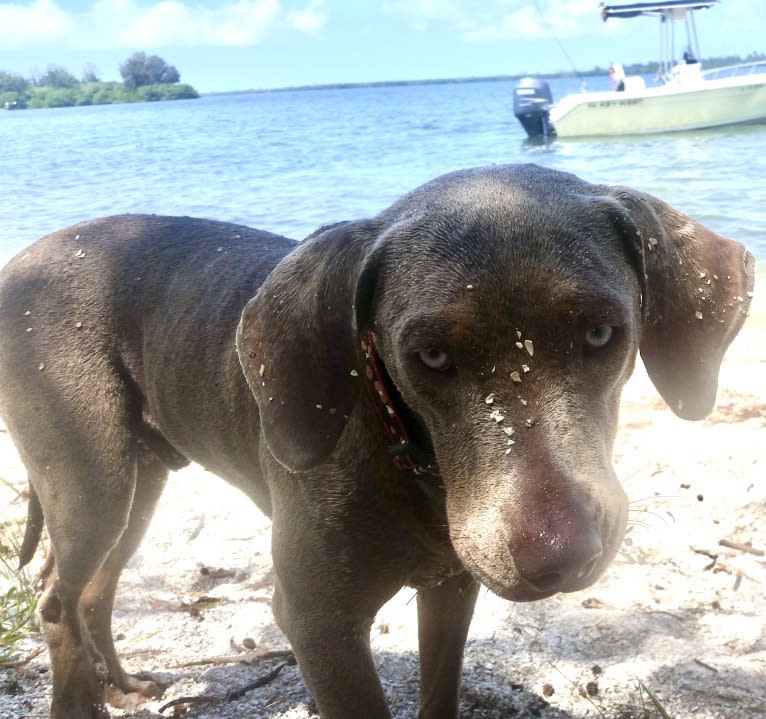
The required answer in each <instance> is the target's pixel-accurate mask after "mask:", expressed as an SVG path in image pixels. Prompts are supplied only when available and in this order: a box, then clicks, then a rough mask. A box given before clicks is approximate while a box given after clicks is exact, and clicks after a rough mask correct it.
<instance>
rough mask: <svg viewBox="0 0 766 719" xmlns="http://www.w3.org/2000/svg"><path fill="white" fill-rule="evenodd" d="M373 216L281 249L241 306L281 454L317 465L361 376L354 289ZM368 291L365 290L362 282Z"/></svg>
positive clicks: (291, 464) (252, 377) (263, 407)
mask: <svg viewBox="0 0 766 719" xmlns="http://www.w3.org/2000/svg"><path fill="white" fill-rule="evenodd" d="M376 234H377V232H376V229H375V227H374V225H373V223H372V222H370V221H362V222H354V223H341V224H339V225H334V226H332V227H330V228H328V229H326V230H324V231H322V230H320V231H318V232H317V233H315V234H314V235H312V236H311V237H309V238H308V239H307V240H306V241H305V242H304V243H302V244H301V245H299V246H297V248H296V249H295V250H294V251H293V252H291V253H290V254H289V255H288V256H287V257H285V258H284V259H283V260H282V261H281V262H280V263H279V264H278V265H277V267H276V268H275V269H274V270H273V271H272V272H271V274H270V275H269V276H268V277H267V278H266V281H265V282H264V283H263V285H262V286H261V288H260V289H259V291H258V293H257V294H256V296H255V297H254V298H253V299H251V300H250V301H249V302H248V303H247V305H246V306H245V309H244V310H243V312H242V317H241V319H240V323H239V327H238V328H237V352H238V354H239V359H240V363H241V364H242V368H243V370H244V373H245V377H246V378H247V382H248V384H249V386H250V389H251V391H252V393H253V395H254V396H255V399H256V401H257V403H258V410H259V413H260V417H261V423H262V424H261V427H262V431H263V434H264V437H265V439H266V442H267V444H268V446H269V449H270V450H271V452H272V454H273V455H274V456H275V457H276V459H277V460H278V461H279V462H280V463H281V464H283V465H284V466H285V467H287V468H288V469H291V470H298V471H300V470H305V469H309V468H311V467H313V466H316V465H317V464H319V463H320V462H322V461H323V460H325V459H326V458H327V456H328V455H329V454H330V453H331V452H332V451H333V450H334V449H335V446H336V445H337V443H338V440H339V439H340V436H341V433H342V432H343V429H344V427H345V425H346V422H347V421H348V415H349V414H350V412H351V409H352V407H353V406H354V403H355V401H356V397H357V394H358V392H359V390H360V388H361V383H362V381H363V379H362V378H363V376H364V374H363V367H361V366H360V364H359V362H360V359H359V358H360V356H361V353H360V351H359V349H358V348H357V330H356V320H355V308H354V303H355V297H356V295H357V291H358V285H359V283H360V278H361V276H362V274H364V277H365V280H363V281H370V277H371V276H372V274H373V273H372V272H370V271H367V272H366V273H363V272H362V268H363V266H364V264H365V257H366V254H367V252H368V250H369V249H370V247H371V246H372V244H373V241H374V238H375V235H376ZM361 294H362V295H364V294H365V293H364V292H362V293H361Z"/></svg>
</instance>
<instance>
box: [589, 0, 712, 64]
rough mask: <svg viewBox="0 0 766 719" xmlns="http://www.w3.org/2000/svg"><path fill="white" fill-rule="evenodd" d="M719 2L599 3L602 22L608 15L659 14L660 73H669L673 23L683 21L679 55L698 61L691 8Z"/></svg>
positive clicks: (673, 45)
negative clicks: (683, 37) (683, 43)
mask: <svg viewBox="0 0 766 719" xmlns="http://www.w3.org/2000/svg"><path fill="white" fill-rule="evenodd" d="M719 3H720V0H705V1H704V2H701V1H700V0H697V1H696V2H695V1H694V0H664V1H663V2H637V3H629V4H623V5H606V4H605V3H603V2H602V3H601V5H600V11H601V18H602V20H603V21H604V22H606V21H607V20H608V19H609V18H635V17H659V18H660V63H659V64H660V73H659V74H660V77H662V78H668V77H670V76H671V73H672V70H673V68H674V67H675V66H676V65H677V63H678V60H677V57H676V40H675V32H674V25H675V23H676V22H679V21H683V22H684V25H685V27H686V48H687V50H685V51H684V53H683V59H684V61H685V62H686V63H698V62H699V61H700V58H701V56H702V54H701V52H700V45H699V40H698V39H697V26H696V24H695V22H694V11H695V10H708V9H710V8H711V7H715V6H716V5H718V4H719Z"/></svg>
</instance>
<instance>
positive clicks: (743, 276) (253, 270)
mask: <svg viewBox="0 0 766 719" xmlns="http://www.w3.org/2000/svg"><path fill="white" fill-rule="evenodd" d="M752 277H753V262H752V258H751V257H750V255H749V254H748V253H747V252H746V251H745V250H744V249H743V248H742V246H741V245H739V244H738V243H736V242H733V241H731V240H727V239H725V238H723V237H720V236H719V235H717V234H715V233H714V232H712V231H711V230H708V229H706V228H705V227H703V226H701V225H699V224H698V223H696V222H694V221H693V220H691V219H689V218H688V217H685V216H684V215H682V214H680V213H679V212H677V211H675V210H673V209H672V208H671V207H669V206H668V205H666V204H665V203H663V202H661V201H660V200H658V199H656V198H654V197H651V196H649V195H644V194H641V193H638V192H634V191H632V190H628V189H625V188H617V187H606V186H601V185H591V184H588V183H586V182H583V181H581V180H579V179H577V178H576V177H573V176H572V175H568V174H564V173H560V172H556V171H553V170H547V169H543V168H540V167H535V166H533V165H527V166H497V167H489V168H483V169H474V170H466V171H463V172H457V173H453V174H450V175H446V176H444V177H440V178H438V179H436V180H434V181H432V182H429V183H427V184H426V185H424V186H422V187H420V188H418V189H417V190H415V191H413V192H412V193H410V194H408V195H406V196H405V197H404V198H402V199H401V200H399V201H398V202H396V203H395V204H394V205H393V206H391V207H390V208H389V209H387V210H385V211H384V212H382V213H381V214H380V215H378V216H377V217H374V218H372V219H369V220H362V221H359V222H349V223H344V224H339V225H335V226H332V227H329V228H326V229H324V230H320V231H319V232H317V233H315V234H314V235H313V236H311V237H310V238H309V239H307V240H306V241H305V242H304V243H302V244H300V245H296V244H295V243H294V242H292V241H291V240H288V239H286V238H284V237H278V236H276V235H271V234H268V233H265V232H259V231H256V230H250V229H247V228H245V227H239V226H235V225H229V224H223V223H219V222H212V221H208V220H195V219H189V218H169V217H153V216H121V217H112V218H107V219H101V220H95V221H93V222H85V223H82V224H79V225H75V226H74V227H71V228H69V229H66V230H62V231H60V232H56V233H54V234H53V235H50V236H48V237H46V238H44V239H42V240H40V241H39V242H37V243H36V244H34V245H32V246H31V247H30V248H29V249H27V250H26V251H24V252H23V253H21V254H20V255H19V256H17V257H16V258H15V259H14V260H12V261H11V262H10V263H9V264H8V265H7V266H6V267H5V268H4V270H3V272H2V276H1V278H0V396H1V397H2V401H3V407H2V409H3V416H4V417H5V420H6V422H7V425H8V428H9V430H10V432H11V434H12V436H13V438H14V441H15V442H16V445H17V446H18V449H19V452H20V454H21V457H22V459H23V461H24V463H25V465H26V467H27V469H28V472H29V481H30V484H31V489H32V491H31V500H30V509H29V523H28V529H27V537H26V541H25V545H24V548H23V551H22V561H23V562H26V561H28V560H29V558H30V556H31V553H32V551H33V550H34V546H35V545H36V543H37V539H38V538H39V535H40V531H41V529H42V524H43V516H44V522H45V524H46V525H47V527H48V531H49V533H50V539H51V546H52V554H53V558H54V562H55V568H54V571H52V572H50V573H49V576H48V580H47V585H46V588H45V591H44V594H43V597H42V598H41V601H40V610H41V615H42V621H43V628H44V632H45V638H46V641H47V642H48V645H49V647H50V654H51V663H52V666H53V702H52V709H51V716H52V717H54V718H55V719H96V718H98V719H101V718H103V717H107V716H108V713H107V710H106V709H105V706H104V702H105V697H106V693H105V691H106V689H109V692H110V693H109V698H110V700H114V701H117V702H119V699H120V694H121V693H124V694H133V693H138V694H140V695H144V696H150V695H152V694H154V693H155V692H156V689H157V688H156V686H155V685H153V684H152V683H151V682H140V681H138V680H136V679H135V678H133V677H130V676H128V675H127V674H126V673H125V672H124V671H123V670H122V668H121V666H120V663H119V660H118V658H117V655H116V653H115V650H114V645H113V642H112V636H111V628H110V621H111V611H112V604H113V599H114V594H115V588H116V585H117V580H118V577H119V574H120V571H121V569H122V567H123V566H124V565H125V562H126V561H127V560H128V558H129V557H130V555H131V554H132V552H133V551H134V549H135V548H136V546H137V544H138V543H139V541H140V539H141V536H142V534H143V533H144V530H145V528H146V526H147V523H148V522H149V519H150V516H151V514H152V509H153V507H154V505H155V503H156V501H157V499H158V497H159V495H160V492H161V491H162V486H163V480H164V479H165V478H166V477H167V474H168V471H169V470H173V469H176V468H178V467H180V466H182V465H184V464H185V463H187V462H188V461H195V462H199V463H200V464H202V465H203V466H204V467H206V468H207V469H209V470H211V471H213V472H215V473H217V474H219V475H220V476H222V477H224V478H226V479H227V480H228V481H229V482H231V483H233V484H234V485H236V486H237V487H239V488H240V489H241V490H242V491H243V492H245V494H247V495H248V496H249V497H251V498H252V499H253V500H254V502H255V503H256V504H257V505H258V506H259V507H260V508H261V509H262V510H263V511H264V512H266V513H268V514H269V515H271V517H272V518H273V555H274V566H275V570H276V589H275V594H274V613H275V615H276V618H277V621H278V623H279V625H280V627H282V629H283V630H284V631H285V633H286V634H287V636H288V637H289V639H290V641H291V643H292V645H293V648H294V650H295V653H296V656H297V657H298V661H299V664H300V668H301V671H302V673H303V676H304V677H305V680H306V682H307V684H308V686H309V688H310V690H311V691H312V693H313V695H314V697H315V699H316V701H317V704H318V706H319V709H320V712H321V713H322V715H323V716H324V717H328V718H332V719H359V718H360V717H365V718H366V719H383V718H384V717H388V716H390V715H389V711H388V708H387V706H386V700H385V697H384V694H383V691H382V689H381V685H380V682H379V680H378V677H377V674H376V670H375V667H374V664H373V660H372V657H371V654H370V648H369V637H368V634H369V628H370V624H371V622H372V621H373V617H374V616H375V614H376V612H377V611H378V609H379V608H380V606H381V605H382V604H383V603H384V602H385V601H386V600H387V599H388V598H389V597H391V596H392V595H393V594H394V593H395V592H396V591H397V590H398V589H399V588H400V587H402V586H403V585H405V584H407V585H411V586H413V587H416V588H417V589H418V620H419V637H420V650H421V700H420V712H419V716H420V717H421V718H424V719H425V718H428V719H437V718H438V719H443V718H444V717H455V716H456V715H457V707H458V691H459V685H460V670H461V663H462V653H463V646H464V642H465V638H466V633H467V631H468V626H469V623H470V619H471V614H472V612H473V606H474V601H475V598H476V594H477V588H478V586H479V582H481V583H483V584H485V585H486V586H488V587H489V588H490V589H491V590H492V591H494V592H497V593H498V594H500V595H501V596H503V597H506V598H508V599H511V600H515V601H528V600H534V599H541V598H544V597H547V596H550V595H551V594H553V593H555V592H570V591H575V590H578V589H583V588H584V587H587V586H588V585H590V584H591V583H592V582H594V581H595V580H596V578H597V577H598V576H599V575H600V574H601V573H602V572H603V570H604V568H605V567H606V566H607V565H608V563H609V562H610V560H611V559H612V557H613V556H614V554H615V553H616V552H617V550H618V548H619V546H620V541H621V539H622V536H623V531H624V527H625V517H626V499H625V496H624V494H623V491H622V489H621V487H620V484H619V483H618V481H617V479H616V477H615V475H614V472H613V469H612V467H611V460H610V454H611V449H612V443H613V439H614V434H615V428H616V425H617V410H618V404H619V396H620V391H621V388H622V386H623V384H624V383H625V381H626V380H627V379H628V377H629V376H630V374H631V371H632V369H633V365H634V361H635V356H636V352H637V350H638V349H639V348H640V350H641V355H642V357H643V360H644V363H645V364H646V367H647V369H648V371H649V374H650V376H651V377H652V379H653V381H654V383H655V385H656V386H657V388H658V389H659V391H660V393H661V394H662V395H663V397H664V398H665V399H666V400H667V401H668V403H669V404H670V406H671V407H672V408H673V410H674V411H675V412H676V413H677V414H678V415H680V416H681V417H683V418H686V419H699V418H702V417H704V416H705V415H706V414H707V413H708V412H709V411H710V409H711V408H712V406H713V403H714V399H715V393H716V385H717V375H718V368H719V364H720V362H721V359H722V357H723V354H724V351H725V350H726V348H727V346H728V344H729V342H730V341H731V340H732V338H733V337H734V336H735V334H736V333H737V331H738V329H739V328H740V326H741V324H742V322H743V320H744V317H745V314H746V311H747V305H748V296H749V294H748V293H749V291H750V289H751V288H752ZM235 337H236V344H235ZM243 369H244V372H243Z"/></svg>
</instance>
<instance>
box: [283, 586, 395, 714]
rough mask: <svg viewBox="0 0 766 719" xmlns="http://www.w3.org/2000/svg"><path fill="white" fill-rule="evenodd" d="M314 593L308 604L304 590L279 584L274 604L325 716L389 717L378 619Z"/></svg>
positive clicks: (302, 671)
mask: <svg viewBox="0 0 766 719" xmlns="http://www.w3.org/2000/svg"><path fill="white" fill-rule="evenodd" d="M307 591H308V592H309V593H312V591H313V590H312V589H311V588H309V589H308V590H307ZM313 593H314V597H313V600H312V602H311V606H307V603H306V600H307V597H306V596H305V595H304V596H302V597H295V598H292V597H291V596H290V593H289V592H285V591H284V590H283V589H282V588H281V587H280V585H279V583H277V587H276V589H275V592H274V600H273V604H272V607H273V610H274V616H275V618H276V620H277V624H279V626H280V628H281V629H282V631H283V632H284V633H285V634H286V635H287V638H288V639H289V640H290V644H291V645H292V648H293V651H294V652H295V656H296V658H297V660H298V666H299V667H300V670H301V674H302V675H303V679H304V681H305V682H306V685H307V686H308V688H309V691H310V692H311V694H312V696H313V697H314V701H315V702H316V704H317V707H318V709H319V714H320V715H321V716H322V719H360V718H361V717H364V719H390V717H391V714H390V712H389V710H388V705H387V702H386V698H385V696H384V694H383V688H382V687H381V684H380V680H379V679H378V674H377V670H376V668H375V664H374V663H373V660H372V653H371V651H370V627H371V624H372V619H373V618H372V617H370V618H369V619H362V618H360V617H358V616H356V615H355V613H353V612H349V608H348V607H346V608H344V607H343V606H342V603H334V604H332V605H328V604H326V603H325V602H323V601H322V599H321V597H318V596H317V594H316V593H315V592H313ZM294 599H295V601H294Z"/></svg>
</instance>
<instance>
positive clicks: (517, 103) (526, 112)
mask: <svg viewBox="0 0 766 719" xmlns="http://www.w3.org/2000/svg"><path fill="white" fill-rule="evenodd" d="M551 105H553V95H552V93H551V88H550V86H549V85H548V83H547V82H545V80H538V79H537V78H535V77H524V78H522V79H521V80H519V84H518V85H516V87H515V88H514V89H513V114H514V115H516V117H517V118H518V120H519V122H520V123H521V124H522V125H523V126H524V129H525V130H526V131H527V135H529V136H530V137H534V138H537V137H540V138H548V137H555V135H556V130H555V129H554V128H553V125H551V122H550V119H549V117H548V111H549V110H550V109H551Z"/></svg>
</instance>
